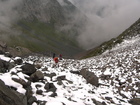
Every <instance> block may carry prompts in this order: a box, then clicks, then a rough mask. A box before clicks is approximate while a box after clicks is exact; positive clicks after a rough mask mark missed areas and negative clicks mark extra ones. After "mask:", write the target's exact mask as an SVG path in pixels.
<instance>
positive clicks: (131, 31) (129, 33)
mask: <svg viewBox="0 0 140 105" xmlns="http://www.w3.org/2000/svg"><path fill="white" fill-rule="evenodd" d="M139 34H140V19H138V20H137V21H136V22H135V23H134V24H133V25H132V26H130V27H129V28H128V29H126V30H125V31H124V32H123V33H122V34H120V35H119V36H118V37H116V38H113V39H111V40H109V41H107V42H104V43H102V44H101V45H100V46H97V47H95V48H93V49H90V50H88V51H86V52H83V53H82V54H79V58H82V59H83V58H88V57H92V56H96V55H100V54H102V53H103V52H105V51H106V50H109V49H112V48H113V47H114V46H115V45H117V44H119V43H121V42H122V41H123V40H124V39H129V38H132V37H135V36H137V35H138V36H139V37H140V35H139Z"/></svg>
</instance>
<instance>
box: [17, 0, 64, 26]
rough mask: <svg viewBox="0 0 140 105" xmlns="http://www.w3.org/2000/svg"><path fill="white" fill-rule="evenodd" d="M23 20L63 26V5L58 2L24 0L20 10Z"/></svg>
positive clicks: (51, 0)
mask: <svg viewBox="0 0 140 105" xmlns="http://www.w3.org/2000/svg"><path fill="white" fill-rule="evenodd" d="M19 14H20V15H21V19H27V20H34V19H38V20H39V21H41V22H45V23H50V22H55V23H57V24H63V21H64V16H63V10H62V7H61V5H60V4H59V3H58V2H57V0H23V3H22V5H21V6H20V9H19Z"/></svg>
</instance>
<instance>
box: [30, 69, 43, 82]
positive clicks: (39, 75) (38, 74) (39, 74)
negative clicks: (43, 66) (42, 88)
mask: <svg viewBox="0 0 140 105" xmlns="http://www.w3.org/2000/svg"><path fill="white" fill-rule="evenodd" d="M30 79H31V81H33V82H37V81H39V80H43V79H44V74H43V73H42V72H41V71H36V72H35V73H33V74H32V75H31V76H30Z"/></svg>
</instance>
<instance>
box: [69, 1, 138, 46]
mask: <svg viewBox="0 0 140 105" xmlns="http://www.w3.org/2000/svg"><path fill="white" fill-rule="evenodd" d="M69 1H71V2H72V3H73V4H74V5H76V6H77V7H78V8H79V10H81V11H82V12H83V13H84V14H86V15H87V17H88V18H89V20H90V21H91V22H90V23H88V24H87V26H86V30H83V31H82V33H81V35H80V36H79V38H78V41H79V42H80V44H81V45H82V46H84V47H85V48H87V49H88V48H92V47H95V46H97V45H99V44H101V43H102V42H104V41H107V40H109V39H111V38H114V37H117V36H118V35H119V34H121V33H122V32H123V31H124V30H125V29H127V28H128V27H129V26H131V25H132V24H133V23H134V22H135V21H137V20H138V19H139V18H140V12H139V10H140V0H69Z"/></svg>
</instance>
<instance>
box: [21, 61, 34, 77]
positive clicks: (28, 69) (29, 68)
mask: <svg viewBox="0 0 140 105" xmlns="http://www.w3.org/2000/svg"><path fill="white" fill-rule="evenodd" d="M21 69H22V72H23V73H24V74H27V75H29V76H30V75H31V74H33V73H35V72H36V68H35V66H34V65H32V64H29V63H25V64H24V65H23V66H21Z"/></svg>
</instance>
